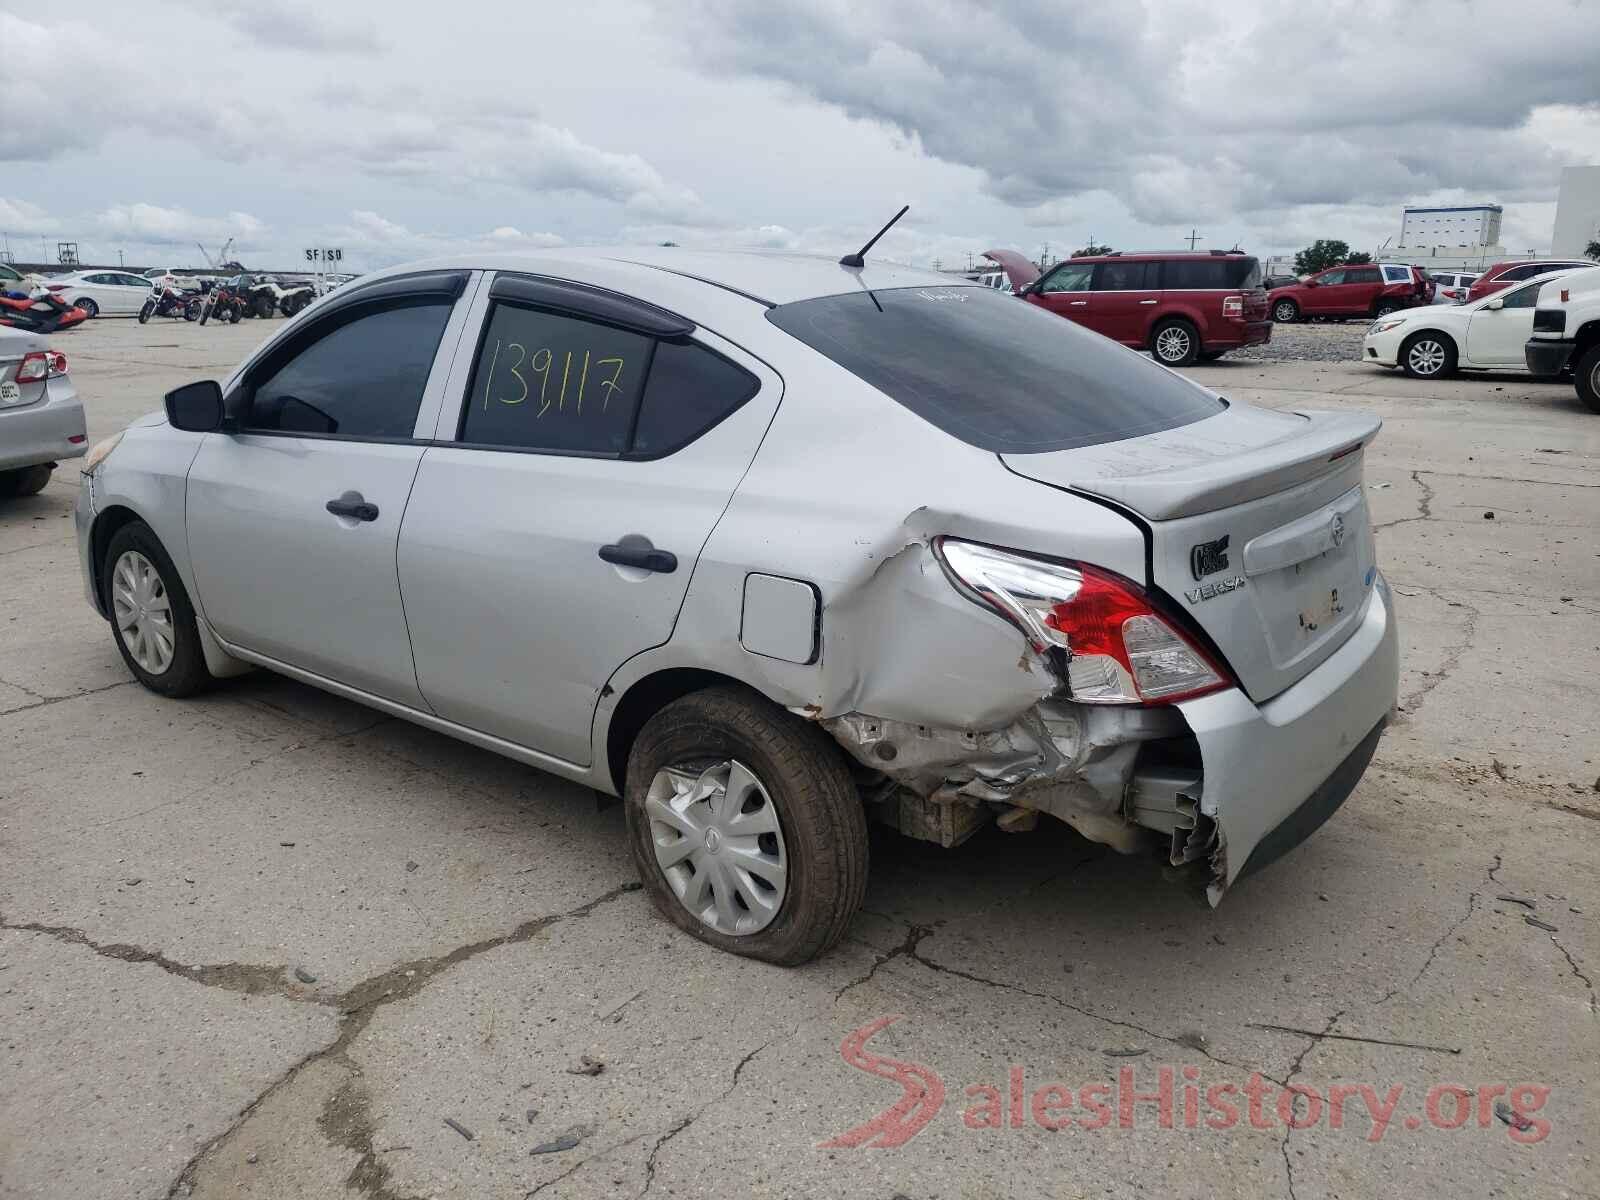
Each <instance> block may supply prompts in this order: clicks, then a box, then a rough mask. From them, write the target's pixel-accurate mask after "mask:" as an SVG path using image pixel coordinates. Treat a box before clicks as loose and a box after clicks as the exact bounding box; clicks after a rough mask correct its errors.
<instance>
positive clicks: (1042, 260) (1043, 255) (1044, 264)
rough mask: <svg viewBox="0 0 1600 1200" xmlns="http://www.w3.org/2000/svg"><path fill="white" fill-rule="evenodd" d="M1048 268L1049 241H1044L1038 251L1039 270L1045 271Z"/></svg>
mask: <svg viewBox="0 0 1600 1200" xmlns="http://www.w3.org/2000/svg"><path fill="white" fill-rule="evenodd" d="M1049 268H1050V243H1049V242H1046V243H1045V244H1044V246H1043V248H1041V249H1040V251H1039V270H1041V271H1046V270H1049Z"/></svg>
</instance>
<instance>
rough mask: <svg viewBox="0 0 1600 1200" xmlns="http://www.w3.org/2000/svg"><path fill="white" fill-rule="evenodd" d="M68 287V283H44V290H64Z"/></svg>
mask: <svg viewBox="0 0 1600 1200" xmlns="http://www.w3.org/2000/svg"><path fill="white" fill-rule="evenodd" d="M67 287H68V285H67V284H65V283H47V284H45V285H44V290H45V291H47V292H64V291H66V290H67Z"/></svg>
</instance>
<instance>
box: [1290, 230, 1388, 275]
mask: <svg viewBox="0 0 1600 1200" xmlns="http://www.w3.org/2000/svg"><path fill="white" fill-rule="evenodd" d="M1349 255H1350V243H1348V242H1341V241H1336V240H1333V239H1329V238H1318V239H1317V240H1316V241H1314V242H1312V243H1311V245H1309V246H1307V247H1306V248H1305V249H1304V250H1301V251H1299V252H1297V253H1296V254H1295V256H1294V273H1295V274H1296V275H1314V274H1316V273H1317V272H1318V271H1326V270H1327V269H1328V268H1329V267H1336V266H1338V265H1339V264H1340V263H1342V262H1348V261H1349ZM1368 261H1371V260H1370V259H1369V260H1368Z"/></svg>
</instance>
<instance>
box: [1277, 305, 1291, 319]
mask: <svg viewBox="0 0 1600 1200" xmlns="http://www.w3.org/2000/svg"><path fill="white" fill-rule="evenodd" d="M1278 320H1280V321H1292V320H1294V305H1292V304H1280V305H1278Z"/></svg>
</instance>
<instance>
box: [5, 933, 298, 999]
mask: <svg viewBox="0 0 1600 1200" xmlns="http://www.w3.org/2000/svg"><path fill="white" fill-rule="evenodd" d="M0 929H9V930H14V931H16V932H19V933H37V934H42V935H43V936H45V937H52V938H55V939H56V940H57V941H58V942H66V943H67V944H69V945H73V946H83V947H84V948H85V949H88V950H92V951H93V952H94V953H96V954H98V955H100V956H101V957H102V958H113V959H116V960H117V961H118V962H125V963H152V964H154V965H155V966H158V967H160V968H161V969H162V970H163V971H165V972H167V974H169V975H176V976H177V977H178V978H179V979H187V980H188V981H189V982H191V983H198V984H200V985H201V986H202V987H214V988H221V989H222V990H223V991H227V992H239V993H241V994H243V995H246V996H260V995H263V994H272V995H276V996H281V997H283V998H284V999H285V1000H294V1001H296V1002H298V1003H302V1004H304V1003H311V1004H327V1003H329V1001H327V1000H325V999H322V998H320V997H317V996H314V995H310V994H308V993H307V992H306V991H305V990H304V989H297V988H295V987H294V986H293V985H291V984H290V983H289V982H288V979H287V977H286V975H285V970H286V968H284V967H282V966H263V965H257V964H254V963H213V964H196V965H193V966H190V965H187V964H185V963H180V962H175V961H174V960H172V959H170V958H168V957H167V956H166V955H165V954H162V953H161V952H160V951H159V950H146V949H144V948H143V947H142V946H133V945H129V944H128V943H126V942H97V941H95V940H94V939H93V938H91V937H90V936H89V935H88V934H86V933H84V932H83V930H81V929H73V928H71V927H69V926H66V925H40V924H36V923H34V922H19V923H16V924H11V923H8V922H7V921H6V920H5V919H4V918H3V917H0Z"/></svg>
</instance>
